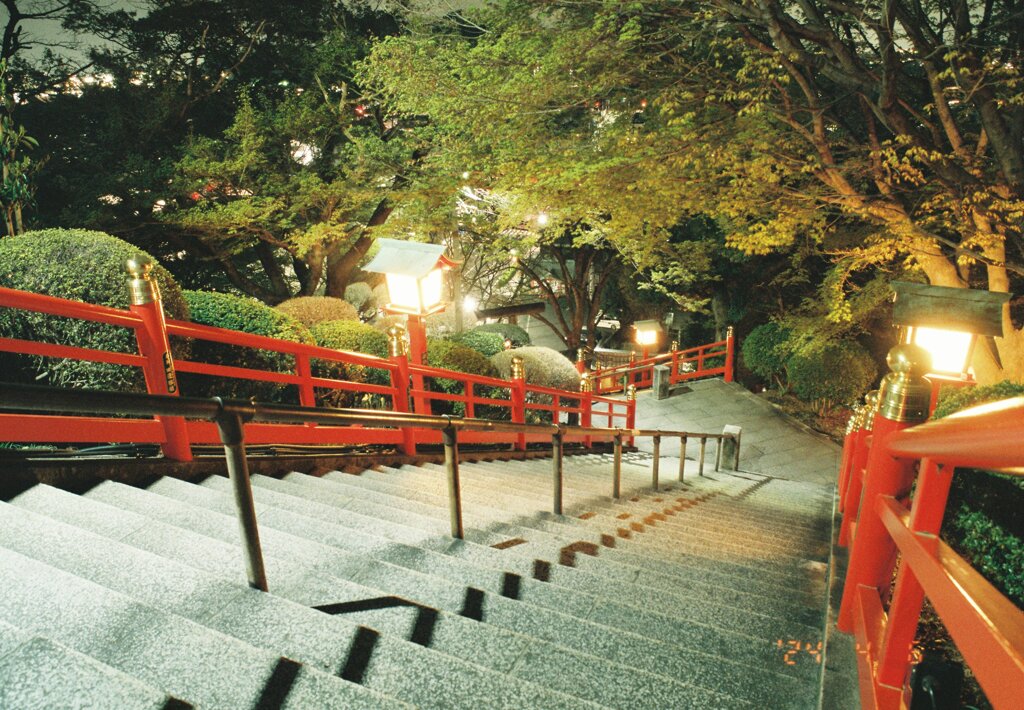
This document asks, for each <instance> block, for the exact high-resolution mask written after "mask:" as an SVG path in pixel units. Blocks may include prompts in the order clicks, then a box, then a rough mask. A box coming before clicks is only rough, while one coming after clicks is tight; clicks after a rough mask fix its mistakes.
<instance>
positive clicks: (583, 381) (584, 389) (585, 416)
mask: <svg viewBox="0 0 1024 710" xmlns="http://www.w3.org/2000/svg"><path fill="white" fill-rule="evenodd" d="M593 413H594V393H593V382H592V381H591V379H590V378H589V377H581V378H580V426H583V427H589V426H593V419H592V417H593ZM593 444H594V440H593V439H592V438H591V437H589V436H585V437H583V445H584V446H586V447H587V448H588V449H589V448H590V447H591V446H593Z"/></svg>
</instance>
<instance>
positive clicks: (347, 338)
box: [312, 320, 391, 408]
mask: <svg viewBox="0 0 1024 710" xmlns="http://www.w3.org/2000/svg"><path fill="white" fill-rule="evenodd" d="M312 332H313V339H314V340H316V344H317V345H319V346H320V347H322V348H330V349H331V350H347V351H349V352H356V353H362V354H364V355H373V356H375V357H381V358H383V357H387V355H388V339H387V336H386V335H384V333H382V332H380V331H379V330H377V329H376V328H374V327H373V326H371V325H367V324H365V323H360V322H359V321H357V320H336V321H327V322H326V323H320V324H319V325H316V326H314V327H313V331H312ZM313 373H314V374H315V375H317V376H319V377H330V378H332V379H336V380H350V381H352V382H366V383H369V384H374V385H390V384H391V375H390V372H389V371H388V370H382V369H380V368H376V367H363V366H362V365H354V364H344V363H340V362H332V361H329V360H314V361H313ZM385 399H386V398H384V397H382V396H376V395H368V396H359V395H358V394H356V393H354V392H346V391H344V390H324V391H322V392H318V393H317V401H318V403H320V404H323V405H327V406H331V407H368V408H378V407H383V406H386V405H387V404H388V403H387V402H386V401H385Z"/></svg>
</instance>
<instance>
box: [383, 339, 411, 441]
mask: <svg viewBox="0 0 1024 710" xmlns="http://www.w3.org/2000/svg"><path fill="white" fill-rule="evenodd" d="M388 356H389V357H388V359H389V360H391V362H392V363H394V365H395V368H394V369H393V370H391V387H392V388H393V389H394V393H395V394H394V396H393V397H392V403H391V407H392V409H394V410H395V411H396V412H403V413H407V412H409V411H410V410H409V358H408V357H407V356H406V354H405V330H404V329H403V328H402V326H400V325H393V326H391V327H390V328H388ZM402 453H403V454H406V455H408V456H415V455H416V430H415V429H413V428H412V427H409V426H405V427H402Z"/></svg>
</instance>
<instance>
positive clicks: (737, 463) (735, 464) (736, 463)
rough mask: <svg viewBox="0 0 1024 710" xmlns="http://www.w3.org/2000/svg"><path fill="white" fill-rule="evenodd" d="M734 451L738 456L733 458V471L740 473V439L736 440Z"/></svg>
mask: <svg viewBox="0 0 1024 710" xmlns="http://www.w3.org/2000/svg"><path fill="white" fill-rule="evenodd" d="M733 451H735V454H736V455H735V456H734V457H733V461H732V470H733V471H739V470H740V440H739V439H736V446H735V447H733Z"/></svg>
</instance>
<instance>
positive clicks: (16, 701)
mask: <svg viewBox="0 0 1024 710" xmlns="http://www.w3.org/2000/svg"><path fill="white" fill-rule="evenodd" d="M55 698H66V699H68V700H69V701H71V702H73V703H74V707H79V708H96V710H107V709H109V710H123V708H127V707H131V708H139V710H144V709H146V708H152V709H153V710H160V709H161V708H166V707H171V706H172V705H171V703H172V701H173V700H174V699H173V698H171V696H169V695H167V694H166V693H163V692H161V691H160V690H157V689H156V688H153V687H151V686H149V685H146V684H145V683H142V682H140V681H138V680H136V679H135V678H133V677H132V676H130V675H128V674H127V673H122V672H120V671H118V670H115V669H114V668H111V667H110V666H107V665H105V664H103V663H100V662H99V661H97V660H95V659H93V658H90V657H89V656H86V655H84V654H81V653H77V652H76V651H72V650H71V649H69V648H66V647H64V646H62V645H61V644H59V643H55V642H53V641H51V640H49V639H47V638H44V637H42V636H37V635H33V634H29V633H26V632H23V631H21V630H15V629H14V627H11V626H10V625H8V624H3V623H0V707H2V708H12V709H14V708H16V709H17V710H43V709H44V708H52V707H54V699H55ZM177 707H178V708H185V707H188V705H187V704H185V703H180V702H179V703H178V704H177Z"/></svg>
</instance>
